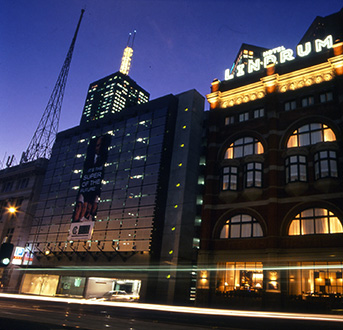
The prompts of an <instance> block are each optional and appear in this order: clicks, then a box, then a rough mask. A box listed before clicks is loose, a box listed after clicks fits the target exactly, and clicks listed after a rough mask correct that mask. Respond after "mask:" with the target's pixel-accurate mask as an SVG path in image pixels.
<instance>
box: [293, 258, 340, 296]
mask: <svg viewBox="0 0 343 330" xmlns="http://www.w3.org/2000/svg"><path fill="white" fill-rule="evenodd" d="M342 266H343V263H342V262H297V263H290V264H289V294H290V295H302V296H303V297H304V298H306V297H308V296H321V297H325V296H330V295H337V296H342V295H343V278H342Z"/></svg>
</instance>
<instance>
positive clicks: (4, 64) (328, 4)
mask: <svg viewBox="0 0 343 330" xmlns="http://www.w3.org/2000/svg"><path fill="white" fill-rule="evenodd" d="M342 6H343V3H342V1H341V0H325V1H324V0H301V1H300V0H297V1H296V0H290V1H277V0H274V1H272V0H240V1H231V0H150V1H148V0H80V1H79V0H58V1H57V0H30V1H27V0H13V1H11V0H3V1H2V4H1V10H0V30H1V33H0V44H1V52H0V72H1V75H0V100H1V110H0V111H1V121H0V141H1V143H0V161H1V162H3V160H4V159H5V154H7V155H12V154H14V155H15V157H16V158H17V160H19V159H20V155H21V153H22V151H24V150H26V148H27V146H28V144H29V142H30V140H31V138H32V136H33V134H34V131H35V129H36V127H37V125H38V122H39V120H40V118H41V116H42V114H43V111H44V109H45V107H46V105H47V102H48V100H49V97H50V94H51V92H52V90H53V88H54V85H55V82H56V80H57V77H58V74H59V72H60V70H61V68H62V65H63V62H64V59H65V57H66V54H67V51H68V49H69V46H70V43H71V40H72V37H73V34H74V31H75V28H76V25H77V21H78V19H79V16H80V12H81V9H82V8H85V9H86V12H85V14H84V18H83V21H82V24H81V28H80V31H79V35H78V39H77V42H76V46H75V50H74V55H73V59H72V63H71V68H70V72H69V77H68V82H67V87H66V92H65V97H64V102H63V106H62V113H61V120H60V126H59V127H60V128H59V130H60V131H61V130H65V129H68V128H70V127H73V126H75V125H78V123H79V121H80V116H81V112H82V109H83V105H84V102H85V97H86V94H87V89H88V86H89V84H90V83H91V82H93V81H95V80H98V79H100V78H103V77H105V76H107V75H109V74H111V73H113V72H115V71H118V70H119V66H120V60H121V57H122V53H123V49H124V48H125V46H126V43H127V38H128V33H129V32H131V31H133V30H134V29H136V30H137V35H136V39H135V44H134V56H133V62H132V68H131V71H130V77H131V78H132V79H134V80H135V81H136V82H137V83H138V84H139V85H141V86H142V87H143V88H145V89H146V90H147V91H149V92H150V94H151V99H155V98H157V97H160V96H163V95H166V94H169V93H173V94H177V93H180V92H184V91H186V90H189V89H193V88H195V89H196V90H198V91H199V92H200V93H201V94H202V95H204V96H205V95H206V94H207V93H209V91H210V85H211V82H212V80H213V79H214V78H218V79H221V80H223V79H224V70H225V69H227V68H229V67H231V65H232V62H233V61H234V59H235V56H236V55H237V52H238V50H239V48H240V46H241V44H242V43H249V44H253V45H256V46H263V47H266V48H274V47H277V46H280V45H284V46H285V47H286V48H292V49H295V46H296V44H297V43H298V41H299V40H300V38H301V37H302V35H303V34H304V33H305V31H306V30H307V28H308V27H309V26H310V24H311V23H312V21H313V20H314V19H315V17H316V16H326V15H329V14H332V13H334V12H337V11H339V10H340V9H341V8H342ZM205 108H206V109H208V104H207V102H206V106H205ZM0 165H1V164H0Z"/></svg>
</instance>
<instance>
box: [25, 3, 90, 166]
mask: <svg viewBox="0 0 343 330" xmlns="http://www.w3.org/2000/svg"><path fill="white" fill-rule="evenodd" d="M83 13H84V9H82V10H81V16H80V19H79V22H78V24H77V27H76V31H75V34H74V37H73V40H72V42H71V45H70V47H69V51H68V54H67V57H66V59H65V61H64V63H63V67H62V69H61V72H60V74H59V76H58V79H57V82H56V84H55V87H54V89H53V91H52V93H51V96H50V99H49V102H48V105H47V106H46V108H45V110H44V113H43V116H42V118H41V120H40V122H39V124H38V127H37V129H36V131H35V133H34V135H33V137H32V140H31V142H30V144H29V146H28V148H27V149H26V151H24V152H23V154H22V157H21V160H20V163H26V162H30V161H33V160H35V159H38V158H49V157H50V155H51V149H52V146H53V143H54V141H55V137H56V134H57V132H58V124H59V120H60V114H61V107H62V101H63V96H64V90H65V87H66V82H67V77H68V73H69V68H70V62H71V58H72V55H73V51H74V46H75V41H76V37H77V34H78V32H79V28H80V24H81V20H82V16H83Z"/></svg>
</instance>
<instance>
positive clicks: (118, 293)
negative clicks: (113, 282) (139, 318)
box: [101, 290, 139, 301]
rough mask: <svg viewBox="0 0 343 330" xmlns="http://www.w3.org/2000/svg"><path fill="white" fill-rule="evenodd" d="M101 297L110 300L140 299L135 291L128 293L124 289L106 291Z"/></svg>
mask: <svg viewBox="0 0 343 330" xmlns="http://www.w3.org/2000/svg"><path fill="white" fill-rule="evenodd" d="M101 299H102V300H109V301H136V300H138V299H139V296H138V295H137V294H134V293H127V292H126V291H124V290H114V291H108V292H106V293H105V294H104V295H103V296H102V297H101Z"/></svg>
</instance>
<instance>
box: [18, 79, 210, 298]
mask: <svg viewBox="0 0 343 330" xmlns="http://www.w3.org/2000/svg"><path fill="white" fill-rule="evenodd" d="M116 75H117V78H115V76H116ZM119 76H120V75H119V74H115V75H113V76H110V77H113V79H114V81H115V79H119ZM120 79H121V81H122V84H123V85H122V86H124V84H125V81H126V80H127V81H129V80H130V79H129V78H128V77H125V78H124V77H121V78H120ZM100 81H102V82H105V81H107V82H110V78H109V77H107V78H105V79H103V80H100ZM118 81H119V80H118ZM118 81H117V83H118ZM98 85H99V88H100V86H102V87H101V88H104V84H103V85H101V84H100V83H98ZM94 88H95V89H96V91H95V92H94V93H93V92H92V90H93V89H92V88H91V89H90V92H89V94H88V96H87V101H86V106H85V110H84V112H83V114H82V119H81V124H80V126H77V127H74V128H72V129H69V130H66V131H64V132H61V133H59V134H58V135H57V138H56V142H55V144H54V147H53V150H52V155H51V159H50V161H49V165H48V168H47V172H46V176H45V180H44V183H43V187H42V192H41V195H40V198H39V203H38V205H37V211H36V216H35V223H34V225H33V226H32V228H31V232H30V236H29V239H28V242H27V251H28V254H30V255H31V259H33V261H31V262H30V263H31V264H30V265H25V267H27V269H26V270H25V275H24V276H23V279H22V285H21V292H22V293H31V294H43V295H62V296H66V295H67V296H81V297H87V298H90V297H101V296H102V295H103V294H105V293H106V292H108V291H111V290H121V291H126V293H127V294H130V295H133V296H135V297H136V298H137V297H139V298H140V299H141V301H149V300H154V301H162V302H177V301H178V302H181V301H182V302H189V301H190V300H191V299H194V290H195V286H196V285H195V283H196V276H195V273H194V272H192V267H195V266H196V260H195V257H196V251H197V248H198V246H199V243H198V242H199V236H196V233H197V226H198V225H199V221H198V219H199V215H200V209H201V195H200V190H199V189H198V188H199V184H198V177H199V173H200V170H201V165H200V164H199V163H200V160H201V157H200V156H201V152H202V139H203V134H202V133H203V110H204V99H203V97H202V96H200V94H198V93H197V92H196V91H195V90H191V91H188V92H185V93H182V94H179V95H175V96H174V95H167V96H165V97H162V98H159V99H156V100H153V101H150V102H148V103H146V102H145V101H146V99H144V97H143V96H142V98H140V96H137V99H136V101H137V100H138V99H139V100H141V101H142V103H143V104H141V105H136V106H133V107H130V108H125V111H117V110H115V111H114V110H113V108H112V106H110V108H109V109H107V110H106V111H108V112H107V113H106V115H104V118H102V115H101V113H100V112H97V111H98V110H99V108H98V106H99V105H100V104H105V101H103V102H102V101H101V102H100V101H99V99H97V97H100V95H101V92H100V90H98V89H97V88H98V87H94ZM122 91H123V90H122ZM92 93H93V94H92ZM139 93H140V92H139ZM92 95H93V96H94V98H93V99H92ZM105 95H106V94H103V95H102V97H103V98H102V100H105ZM144 95H146V94H144ZM91 101H92V102H91ZM128 103H129V101H128ZM137 103H138V102H137ZM108 104H110V101H108ZM112 104H114V101H113V100H112ZM88 105H89V107H88ZM92 106H96V110H94V111H95V112H94V111H93V110H89V112H87V111H88V110H87V109H93V108H92ZM120 106H122V105H120ZM123 106H126V105H124V104H123ZM87 107H88V108H87ZM94 109H95V108H94ZM90 113H92V116H93V119H96V120H88V119H89V118H91V115H88V114H90ZM97 116H98V117H97ZM179 266H182V267H187V268H188V269H189V270H188V271H187V272H186V273H182V274H180V273H178V272H177V271H176V269H177V267H179ZM48 268H49V269H48ZM192 288H193V289H192ZM191 291H192V292H191ZM192 294H193V295H192Z"/></svg>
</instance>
